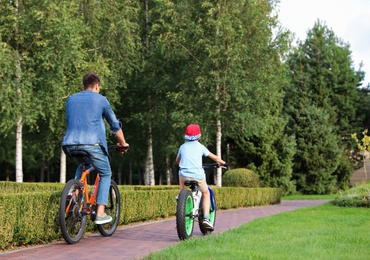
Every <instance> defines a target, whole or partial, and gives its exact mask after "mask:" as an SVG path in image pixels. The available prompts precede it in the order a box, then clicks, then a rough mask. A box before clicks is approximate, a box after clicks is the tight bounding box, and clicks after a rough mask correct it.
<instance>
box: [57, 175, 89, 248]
mask: <svg viewBox="0 0 370 260" xmlns="http://www.w3.org/2000/svg"><path fill="white" fill-rule="evenodd" d="M83 197H84V194H83V191H82V186H81V183H80V182H79V181H78V180H75V179H72V180H69V181H68V182H67V184H66V185H65V186H64V189H63V191H62V196H61V198H60V204H59V223H60V228H61V231H62V235H63V238H64V240H65V241H66V242H67V243H69V244H74V243H76V242H78V241H80V239H81V238H82V235H83V234H84V232H85V227H86V215H83V214H82V213H81V211H82V209H84V208H86V201H85V200H84V199H83Z"/></svg>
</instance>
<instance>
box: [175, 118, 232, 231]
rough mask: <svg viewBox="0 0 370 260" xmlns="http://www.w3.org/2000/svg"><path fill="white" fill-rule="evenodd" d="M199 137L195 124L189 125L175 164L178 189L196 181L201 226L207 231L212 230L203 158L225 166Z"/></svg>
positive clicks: (198, 128) (198, 130) (198, 129)
mask: <svg viewBox="0 0 370 260" xmlns="http://www.w3.org/2000/svg"><path fill="white" fill-rule="evenodd" d="M200 137H201V132H200V127H199V126H198V125H196V124H190V125H188V126H187V127H186V130H185V140H186V141H185V143H184V144H182V145H181V146H180V148H179V151H178V153H177V158H176V162H177V163H178V164H179V166H180V170H179V182H180V189H182V190H183V189H185V185H184V183H185V181H189V180H196V181H198V184H199V186H198V189H199V191H200V192H201V193H202V201H203V205H202V207H203V212H204V219H203V223H202V224H203V226H204V227H206V228H208V229H213V225H212V223H211V222H210V221H209V208H210V193H209V190H208V185H207V181H206V178H205V172H204V169H203V167H202V158H203V156H205V157H209V158H211V159H212V160H213V161H215V162H217V163H218V164H219V165H220V166H221V165H224V164H225V161H223V160H222V159H221V158H220V157H218V156H217V155H215V154H213V153H211V152H210V151H209V150H208V149H207V148H206V147H205V146H204V145H202V144H201V143H200V142H199V139H200Z"/></svg>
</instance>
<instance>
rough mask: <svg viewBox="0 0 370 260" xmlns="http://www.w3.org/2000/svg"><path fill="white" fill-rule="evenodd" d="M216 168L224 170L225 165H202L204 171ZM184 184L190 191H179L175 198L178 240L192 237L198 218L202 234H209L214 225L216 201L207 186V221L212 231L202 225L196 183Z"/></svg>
mask: <svg viewBox="0 0 370 260" xmlns="http://www.w3.org/2000/svg"><path fill="white" fill-rule="evenodd" d="M218 167H222V168H226V167H227V165H226V164H225V165H223V166H219V165H218V163H211V164H203V168H204V169H211V168H212V169H215V168H218ZM184 184H185V186H188V187H189V188H190V190H189V189H184V190H181V191H180V193H179V195H178V197H177V208H176V229H177V235H178V237H179V238H180V240H186V239H188V238H190V237H191V236H192V235H193V229H194V221H195V219H196V218H198V222H199V229H200V231H201V232H202V234H203V235H209V234H211V233H212V232H213V231H214V227H215V224H216V200H215V196H214V194H213V190H212V189H211V187H209V186H208V189H209V193H210V197H211V203H210V210H209V221H210V222H211V223H212V225H213V229H209V228H206V227H204V226H203V224H202V221H203V218H204V213H203V209H202V193H201V192H200V191H199V190H198V182H197V181H186V182H185V183H184Z"/></svg>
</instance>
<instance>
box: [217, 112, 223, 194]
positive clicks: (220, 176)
mask: <svg viewBox="0 0 370 260" xmlns="http://www.w3.org/2000/svg"><path fill="white" fill-rule="evenodd" d="M221 137H222V132H221V119H220V118H217V133H216V154H217V156H219V157H220V158H222V155H221ZM216 180H217V182H216V186H218V187H222V168H217V178H216Z"/></svg>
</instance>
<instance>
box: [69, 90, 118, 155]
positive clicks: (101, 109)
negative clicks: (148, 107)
mask: <svg viewBox="0 0 370 260" xmlns="http://www.w3.org/2000/svg"><path fill="white" fill-rule="evenodd" d="M104 118H105V119H106V120H107V122H108V123H109V125H110V130H111V132H112V133H116V132H117V131H118V130H119V129H121V122H120V121H118V120H117V118H116V116H115V114H114V112H113V110H112V107H111V106H110V104H109V102H108V100H107V98H106V97H104V96H102V95H100V94H99V93H96V92H93V91H91V90H85V91H82V92H79V93H76V94H74V95H72V96H71V97H69V98H68V100H67V104H66V119H67V130H66V134H65V136H64V139H63V142H62V146H66V145H79V144H82V145H95V144H99V145H100V146H102V147H104V148H105V151H106V152H107V153H108V147H107V139H106V132H105V125H104Z"/></svg>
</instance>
